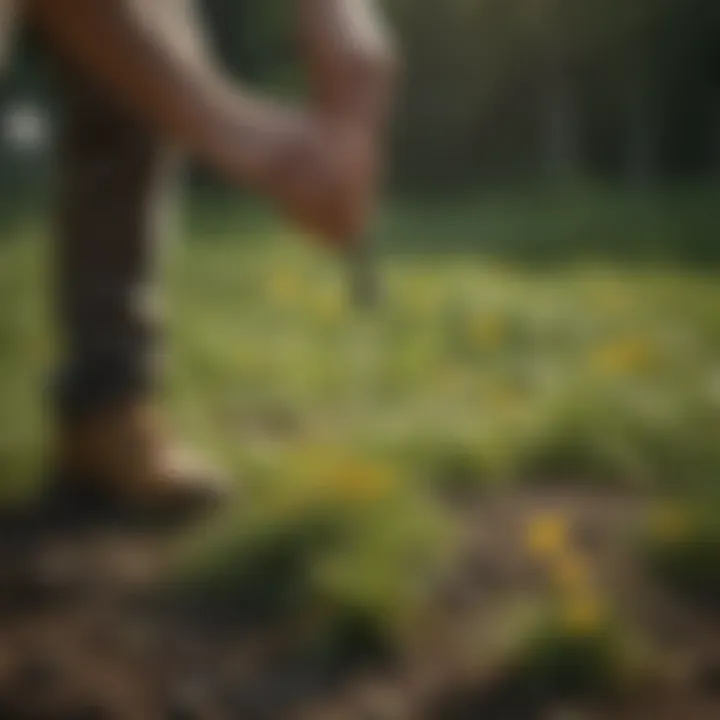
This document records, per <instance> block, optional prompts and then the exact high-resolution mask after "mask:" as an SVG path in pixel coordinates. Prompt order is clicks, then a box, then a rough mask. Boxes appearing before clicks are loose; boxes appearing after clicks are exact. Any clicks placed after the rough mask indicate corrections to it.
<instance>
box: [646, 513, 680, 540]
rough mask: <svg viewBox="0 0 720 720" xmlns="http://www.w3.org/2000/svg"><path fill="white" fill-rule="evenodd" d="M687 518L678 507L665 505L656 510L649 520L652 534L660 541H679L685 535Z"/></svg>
mask: <svg viewBox="0 0 720 720" xmlns="http://www.w3.org/2000/svg"><path fill="white" fill-rule="evenodd" d="M688 528H689V518H688V517H687V514H686V513H685V512H684V511H683V510H682V509H681V508H679V507H671V506H669V505H665V506H663V507H659V508H657V509H656V510H655V511H654V512H653V513H652V515H651V518H650V529H651V531H652V533H653V534H654V535H655V536H656V537H657V538H659V539H661V540H670V541H672V540H680V539H681V538H683V537H684V535H685V534H686V533H687V531H688Z"/></svg>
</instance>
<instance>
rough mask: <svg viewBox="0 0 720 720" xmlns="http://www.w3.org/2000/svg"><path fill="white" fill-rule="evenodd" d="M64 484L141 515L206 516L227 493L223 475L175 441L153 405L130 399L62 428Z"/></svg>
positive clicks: (60, 449)
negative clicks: (169, 436) (167, 432)
mask: <svg viewBox="0 0 720 720" xmlns="http://www.w3.org/2000/svg"><path fill="white" fill-rule="evenodd" d="M58 455H59V471H60V478H61V480H60V484H61V485H64V486H65V487H64V488H63V489H68V490H71V491H72V492H73V493H77V494H79V495H80V496H86V497H91V498H94V499H98V500H101V501H102V502H104V503H108V504H110V505H112V506H116V507H118V508H120V509H123V510H128V511H130V512H137V513H141V514H145V513H150V514H153V515H154V514H162V515H165V514H169V515H173V516H174V515H177V514H182V515H185V514H193V515H194V514H202V513H204V512H207V511H210V510H212V509H214V508H215V507H217V506H218V505H219V504H220V503H221V501H222V500H223V499H224V497H225V496H226V495H227V489H228V486H227V484H226V483H225V482H224V481H223V480H222V479H221V478H220V476H219V474H218V473H217V472H216V471H214V470H212V469H210V468H208V467H206V466H204V465H203V464H202V463H200V462H199V461H198V460H197V459H196V458H194V457H193V456H192V455H190V454H188V453H187V452H185V451H184V450H183V449H181V448H179V447H177V446H175V445H173V444H172V443H171V442H169V440H168V438H167V437H166V436H165V433H164V427H163V424H162V422H161V420H160V418H159V416H158V414H157V412H156V411H155V408H154V407H153V406H152V405H150V404H149V403H142V402H130V403H126V404H123V405H119V406H117V407H114V408H111V409H107V410H105V411H103V412H101V413H97V414H95V415H93V416H91V417H87V418H83V419H82V420H80V421H75V422H73V423H69V424H67V426H65V427H62V428H61V431H60V442H59V452H58Z"/></svg>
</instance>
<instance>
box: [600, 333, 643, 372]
mask: <svg viewBox="0 0 720 720" xmlns="http://www.w3.org/2000/svg"><path fill="white" fill-rule="evenodd" d="M652 359H653V352H652V348H651V347H650V345H649V344H648V343H647V342H645V341H643V340H640V339H639V338H627V339H623V340H618V341H616V342H612V343H608V344H607V345H604V346H603V347H601V348H599V349H598V350H597V351H596V352H595V354H594V355H593V357H592V362H591V364H592V366H593V367H594V368H595V370H597V371H598V372H600V373H602V374H604V375H628V374H631V373H634V372H639V371H642V370H645V369H647V368H648V367H649V366H650V365H651V363H652Z"/></svg>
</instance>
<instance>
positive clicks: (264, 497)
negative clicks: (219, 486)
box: [0, 198, 720, 672]
mask: <svg viewBox="0 0 720 720" xmlns="http://www.w3.org/2000/svg"><path fill="white" fill-rule="evenodd" d="M676 202H677V205H676V207H684V208H686V209H685V211H682V212H680V211H678V214H677V215H676V216H674V219H673V227H675V228H677V227H679V226H680V225H682V224H683V222H684V218H686V217H687V216H688V214H690V215H693V217H695V220H696V222H697V221H698V218H699V217H700V215H701V213H700V211H699V209H698V208H699V205H698V204H697V202H699V201H697V202H696V201H691V200H689V199H688V198H680V199H677V200H676ZM597 203H598V204H599V205H602V206H603V207H604V208H605V210H603V212H602V213H600V214H599V215H598V214H596V215H594V216H593V215H592V213H590V214H589V216H588V217H590V218H591V217H596V218H598V224H597V225H596V226H594V229H593V233H594V235H593V237H594V238H595V240H593V243H596V244H599V245H600V246H602V242H603V239H604V237H606V236H607V239H608V243H609V244H610V245H612V244H615V245H621V244H622V238H624V241H625V242H626V243H629V242H631V239H632V238H631V237H630V231H626V232H625V234H624V235H621V236H620V237H614V236H612V233H613V232H617V227H618V226H615V225H612V223H611V222H610V215H611V214H610V210H609V208H610V204H609V200H607V199H602V198H601V199H599V200H597ZM631 204H632V201H630V200H628V201H627V203H626V205H624V206H618V207H617V208H616V209H617V211H618V213H619V214H620V217H621V218H622V217H625V218H627V217H629V216H628V214H627V213H628V212H629V211H628V210H627V206H629V205H631ZM691 206H692V207H694V208H695V210H693V211H692V212H690V210H688V209H687V208H689V207H691ZM502 207H506V208H507V207H509V206H508V205H507V204H506V205H504V206H503V205H502V204H500V205H495V211H494V212H489V213H488V215H486V216H484V217H483V218H480V217H478V215H479V214H481V213H480V210H478V209H474V208H471V207H468V208H465V209H464V210H463V212H462V213H460V212H459V211H457V210H448V208H447V207H441V208H440V209H437V210H436V211H434V212H432V211H430V210H428V209H422V210H420V209H419V210H417V214H416V215H414V216H410V215H409V214H408V210H407V209H402V208H399V209H396V210H394V211H393V213H391V215H392V216H391V217H390V219H389V221H388V224H387V225H386V226H385V230H384V233H385V234H386V235H387V233H396V234H397V238H396V240H397V241H396V242H390V243H388V245H389V252H388V253H387V257H386V258H385V261H384V263H383V268H382V269H383V275H384V281H385V293H384V298H383V303H382V306H381V307H380V308H379V309H378V310H377V312H374V313H372V314H367V313H361V312H358V311H357V309H355V308H353V307H352V306H351V304H350V303H349V301H348V293H347V287H346V283H345V280H346V278H345V274H344V273H345V268H344V267H343V266H342V264H341V263H339V262H338V261H337V259H336V258H333V257H330V256H329V255H328V254H325V253H323V252H322V251H319V250H316V249H313V248H311V247H308V246H306V245H304V244H303V243H300V242H298V238H297V237H295V236H294V235H293V234H292V233H289V232H287V231H285V230H282V229H280V228H279V227H278V226H277V225H276V224H274V223H272V222H269V221H268V220H267V219H265V218H263V216H262V214H259V213H257V212H256V211H249V212H248V213H247V215H246V216H244V217H242V216H238V214H237V213H228V212H227V211H226V210H225V209H223V211H222V212H220V208H219V207H213V206H206V207H205V209H204V211H203V212H201V213H197V214H196V215H195V216H194V217H193V218H192V222H191V223H190V228H191V231H190V233H189V234H190V237H189V238H188V239H187V242H185V243H183V244H181V246H180V247H177V248H175V249H174V250H173V251H172V252H171V257H170V262H169V268H168V269H169V273H168V277H167V285H168V287H167V292H168V295H169V300H170V302H169V308H170V318H169V329H170V332H169V345H170V350H171V352H170V363H169V373H168V395H169V403H170V406H171V408H172V411H173V412H172V415H173V417H174V419H175V421H176V423H177V425H178V426H179V428H180V429H181V430H183V431H184V432H185V433H186V434H187V435H188V436H190V437H192V438H193V439H194V440H195V441H197V442H198V443H199V444H200V445H201V446H203V447H205V448H207V449H208V450H210V451H211V453H212V454H214V455H216V456H217V457H218V458H219V459H220V460H221V461H222V462H224V463H225V464H226V465H227V466H228V467H229V468H230V469H231V471H232V472H233V474H234V475H235V476H237V478H238V481H239V482H242V483H243V484H244V486H245V488H246V492H247V493H248V495H249V497H250V499H251V502H250V509H249V510H247V511H246V513H245V515H244V516H243V518H242V520H241V521H239V522H238V521H235V520H233V519H232V518H230V519H229V520H228V521H227V522H226V523H224V524H223V523H221V524H220V525H219V526H218V527H217V528H216V529H215V531H214V532H213V533H211V534H210V535H209V536H208V535H204V536H203V538H201V539H200V541H198V542H197V544H196V543H194V542H192V543H191V546H192V552H190V553H189V561H188V562H189V564H188V567H189V568H191V569H192V572H191V573H190V575H191V576H192V577H194V578H195V584H196V586H197V587H201V588H202V589H203V592H209V591H210V590H211V589H212V588H213V587H215V588H216V589H217V590H218V592H220V593H221V594H228V593H229V597H230V598H231V602H238V598H240V599H242V602H243V603H245V604H252V602H255V604H256V606H258V607H262V608H264V609H266V610H273V611H274V612H277V613H281V614H282V613H286V612H289V611H290V609H292V611H293V612H296V611H301V612H303V613H306V614H307V616H312V617H314V618H318V617H320V618H322V622H324V623H326V625H327V627H328V628H331V629H329V630H328V631H327V633H328V634H327V637H330V638H335V637H336V636H337V635H338V634H340V635H343V634H347V635H348V636H351V637H353V638H354V640H353V642H357V636H358V633H359V634H360V635H362V637H363V638H365V640H367V638H368V637H373V638H374V637H375V636H376V635H377V636H379V637H381V638H384V639H387V637H388V635H391V636H392V638H397V637H398V636H402V634H403V633H404V632H405V630H406V629H407V623H408V622H410V620H409V619H411V620H413V621H415V622H417V621H418V618H419V617H422V613H423V612H424V610H425V605H424V603H425V600H426V598H427V594H428V590H429V588H430V587H431V586H432V585H433V582H434V580H435V579H436V577H437V574H438V573H439V572H440V571H441V569H442V567H443V562H444V561H445V560H446V553H447V552H449V551H450V548H451V547H452V528H451V527H449V526H448V522H447V518H446V517H445V516H444V515H443V513H442V512H441V511H440V509H439V507H438V506H437V504H434V503H433V502H432V498H433V497H434V496H436V495H437V494H438V493H445V492H454V491H456V490H457V489H458V488H460V489H462V490H463V491H471V492H472V491H474V490H475V489H476V488H477V489H479V488H486V487H498V486H503V487H509V486H512V485H522V484H528V483H533V484H538V483H553V484H556V483H573V484H575V485H578V484H581V485H587V484H593V485H598V484H599V485H603V486H607V485H612V486H614V487H618V488H622V487H629V488H633V489H636V488H638V487H640V488H646V489H649V490H655V491H657V492H664V491H665V490H668V489H670V490H672V491H673V492H682V493H683V494H691V495H695V494H697V493H701V492H702V493H707V494H709V493H713V494H714V491H715V488H716V487H717V479H718V477H720V442H718V438H720V285H719V284H718V283H717V281H716V278H715V277H714V275H713V273H712V272H711V271H708V270H707V268H706V269H704V271H703V272H702V273H701V272H697V271H694V270H690V269H679V268H677V267H675V268H674V267H673V266H671V265H668V264H665V265H663V266H657V265H656V266H654V267H652V266H642V265H639V264H630V265H627V264H625V265H618V264H608V263H605V262H600V261H598V260H597V259H596V260H591V259H589V258H587V257H586V258H585V259H584V260H582V261H576V262H573V263H571V264H565V265H564V266H563V267H559V266H555V267H554V268H553V269H551V268H550V267H546V268H544V269H539V268H538V267H534V268H532V269H530V268H528V267H526V266H523V265H515V264H511V263H509V262H508V261H503V260H501V259H500V258H499V257H498V256H497V255H496V256H494V257H493V256H489V255H484V254H479V253H477V252H470V251H469V248H470V245H471V244H470V241H469V240H467V239H468V238H471V237H472V234H473V232H477V233H480V234H482V236H483V237H484V238H487V242H488V244H489V245H492V243H493V242H499V241H500V240H502V238H503V237H509V236H510V235H512V236H514V237H515V236H519V235H520V234H521V232H520V231H521V230H522V232H524V233H527V234H528V235H529V236H531V237H530V238H529V239H528V240H527V243H530V244H533V243H536V244H539V243H541V242H544V241H545V240H544V239H547V238H548V237H549V235H550V234H551V231H552V228H554V227H557V218H559V217H561V215H559V214H558V213H560V208H559V207H556V208H555V210H553V211H552V212H550V211H549V210H548V209H547V208H546V209H545V210H542V211H540V210H539V209H538V207H532V206H531V207H529V208H528V213H529V215H530V218H531V220H528V219H527V218H526V219H525V220H521V219H518V218H517V217H515V218H511V219H509V220H508V219H503V218H502V212H501V209H502ZM581 209H582V208H580V209H578V208H575V210H573V211H572V212H571V213H569V214H568V215H567V216H564V215H563V216H562V217H564V218H565V220H564V222H565V223H569V224H570V225H572V223H573V222H575V221H573V220H572V218H575V220H577V221H579V219H580V218H581V217H583V215H582V213H581ZM585 209H586V210H587V206H586V208H585ZM519 210H520V208H518V207H516V211H519ZM548 213H550V214H551V215H552V213H556V215H555V216H554V217H555V220H552V219H548V217H547V214H548ZM633 213H634V211H633ZM683 213H686V214H683ZM693 213H694V214H693ZM543 217H544V218H545V219H544V220H543V219H542V218H543ZM633 217H635V220H634V223H635V224H632V223H631V227H638V223H639V224H640V225H642V226H643V227H644V228H645V229H644V231H643V232H646V233H651V232H656V231H657V232H658V233H659V238H660V240H659V242H660V244H662V243H663V242H665V240H663V239H662V238H664V237H665V235H663V232H670V231H669V230H668V229H667V228H664V229H662V228H660V226H659V225H657V223H660V222H661V220H660V219H658V218H653V219H651V218H650V216H649V215H648V216H647V217H645V218H644V219H642V220H638V219H637V217H636V216H635V215H634V214H633ZM468 218H470V219H468ZM472 218H475V219H474V220H473V219H472ZM660 218H662V215H661V216H660ZM471 221H472V222H471ZM583 222H589V220H588V219H587V218H585V219H584V220H583ZM473 223H475V224H476V230H475V231H473V230H472V227H473ZM493 223H495V230H493V229H492V228H493ZM533 223H536V225H537V227H533ZM561 224H562V223H561ZM656 225H657V227H656ZM568 227H569V226H568ZM535 231H536V232H535ZM673 232H675V231H673ZM504 233H505V234H504ZM381 234H382V233H381ZM38 235H39V233H38V231H37V230H28V231H26V232H25V233H19V234H16V236H14V237H12V238H8V239H6V240H5V241H3V243H2V244H0V397H2V403H1V404H0V427H1V428H2V435H1V437H0V470H1V471H2V474H3V485H4V488H3V492H5V491H6V490H7V491H8V493H9V494H12V493H11V491H14V490H15V489H17V488H19V489H21V490H22V489H24V488H29V487H31V483H30V480H29V479H30V478H31V477H32V476H33V473H34V469H35V468H36V467H38V464H39V461H40V459H41V458H42V447H43V440H42V438H43V424H44V423H43V421H44V417H45V415H44V413H43V409H42V408H43V406H42V404H41V403H40V402H39V400H40V397H41V393H40V392H39V389H40V388H42V386H43V385H42V383H43V377H44V372H45V370H46V369H47V368H48V367H49V366H50V364H51V360H52V348H53V344H52V342H51V337H52V335H51V333H50V332H49V323H48V321H47V316H48V312H47V311H48V309H49V308H50V306H51V303H45V302H44V300H45V298H46V295H47V293H46V292H44V291H43V288H45V287H46V285H47V283H46V282H45V281H44V277H45V274H46V270H45V268H44V266H45V264H46V263H45V256H46V252H45V251H46V247H45V246H43V244H42V242H41V239H40V237H39V236H38ZM416 235H417V240H418V247H419V248H421V247H422V246H425V248H426V249H427V245H428V242H429V239H430V237H431V236H432V238H433V242H434V247H433V251H432V252H420V251H411V249H412V241H413V238H414V237H415V236H416ZM456 236H457V237H456ZM596 236H597V237H596ZM568 237H569V236H568ZM566 240H567V238H566ZM441 243H442V245H441ZM439 250H442V251H439ZM630 255H632V253H630ZM668 257H672V253H671V254H670V255H669V256H668ZM666 259H667V258H666ZM703 497H705V495H703ZM716 557H717V556H716V555H713V558H716ZM708 562H709V563H710V564H712V561H708V560H707V558H705V559H704V560H703V564H708ZM186 569H187V568H186ZM258 589H260V590H262V592H260V593H259V594H257V593H255V591H257V590H258ZM338 623H339V625H338ZM339 626H342V627H343V629H342V630H338V627H339ZM312 627H316V625H312ZM358 627H360V628H362V631H357V628H358ZM348 628H349V629H348ZM368 628H370V629H368ZM378 642H379V641H378ZM378 642H375V641H374V640H373V643H375V644H378ZM553 642H554V641H553ZM544 647H545V646H543V648H544ZM553 647H554V645H553ZM591 651H592V652H590V655H591V656H592V658H591V659H592V663H594V662H595V659H594V657H595V656H594V655H592V653H594V649H591ZM544 652H545V650H543V653H544ZM551 652H553V653H554V652H555V650H554V649H552V650H551ZM558 652H560V651H558ZM567 652H569V657H571V658H574V657H575V655H574V653H575V652H576V649H575V647H574V646H573V647H572V648H571V649H570V650H569V651H567ZM578 652H581V653H585V652H586V650H585V648H584V647H583V648H581V649H580V650H578ZM565 653H566V649H564V648H563V649H562V652H561V655H562V657H563V658H564V657H565ZM604 657H605V656H604V655H603V658H604ZM572 662H573V663H574V662H575V661H574V660H573V661H572ZM604 662H605V660H604V659H603V660H602V662H601V665H603V663H604ZM562 663H565V660H564V659H563V660H562ZM592 663H591V664H592ZM602 672H605V669H604V665H603V670H602Z"/></svg>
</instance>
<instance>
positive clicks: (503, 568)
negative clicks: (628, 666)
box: [0, 489, 720, 720]
mask: <svg viewBox="0 0 720 720" xmlns="http://www.w3.org/2000/svg"><path fill="white" fill-rule="evenodd" d="M642 505H643V500H642V499H638V498H632V497H627V496H620V495H618V494H599V493H593V492H586V493H579V492H578V491H572V492H563V491H557V490H547V489H546V490H535V491H522V492H514V493H510V492H508V493H505V494H502V495H498V496H495V497H487V496H486V497H481V498H480V497H478V498H474V499H472V500H468V499H465V500H464V501H463V503H462V504H461V507H456V508H455V509H454V512H455V513H456V515H457V518H458V526H459V527H460V528H461V529H462V533H463V553H462V557H461V559H460V561H459V562H458V565H457V567H456V568H455V569H454V570H453V572H452V573H448V577H447V578H445V579H444V580H443V582H442V584H441V586H440V587H439V588H438V598H437V617H436V618H435V619H434V621H433V622H431V623H429V624H428V627H427V628H425V631H424V637H423V638H420V639H419V640H418V642H417V644H416V645H415V646H414V648H413V650H412V651H411V652H409V653H408V656H407V657H405V658H403V659H402V661H395V662H393V663H389V662H382V663H381V662H378V663H368V662H365V663H347V664H345V665H343V667H337V666H336V667H333V666H328V664H327V663H324V662H323V661H322V660H321V659H320V658H318V657H311V656H308V655H307V653H303V652H301V651H299V650H298V646H297V644H296V643H294V642H293V632H292V630H291V629H289V628H287V627H278V626H272V625H268V624H256V623H252V622H247V618H245V619H244V620H245V621H243V622H241V621H240V620H239V618H234V617H232V614H228V613H214V612H212V611H211V610H209V609H208V608H207V607H205V608H202V607H200V608H194V609H190V610H188V609H187V608H183V609H182V610H179V609H178V606H177V605H176V604H175V603H174V602H173V600H172V592H169V593H168V592H158V582H160V581H161V579H162V577H163V569H164V568H165V566H166V564H167V562H168V558H169V557H170V556H171V555H172V550H173V548H174V547H175V545H176V544H177V541H178V535H177V528H175V529H171V528H167V527H163V528H160V527H158V526H155V525H151V524H147V523H146V524H142V523H138V522H129V521H128V519H127V518H125V519H123V518H113V517H111V516H108V515H106V514H103V513H100V512H97V511H96V510H97V509H92V508H89V507H88V508H83V507H81V506H80V505H77V504H73V505H72V506H70V505H68V504H63V503H58V502H57V500H53V501H52V502H46V503H39V504H37V505H35V506H33V507H32V508H31V509H26V510H22V511H17V512H15V513H12V514H10V513H8V515H7V516H6V517H5V518H1V519H0V528H1V530H0V718H9V719H10V720H12V719H17V720H23V719H33V720H96V719H97V720H105V719H108V720H115V719H117V720H146V719H147V720H166V719H167V720H190V719H203V720H215V719H217V720H221V719H226V718H227V719H230V720H234V719H236V718H237V719H242V720H331V719H332V720H466V719H467V720H475V719H480V718H482V719H483V720H533V719H538V720H611V719H612V720H665V719H667V720H705V719H707V720H711V719H716V718H720V618H718V617H717V616H715V617H712V616H710V617H708V613H701V612H700V611H698V610H697V609H695V608H692V607H689V606H687V605H686V604H684V603H682V602H681V601H680V600H678V599H676V598H674V597H672V596H671V595H669V594H668V593H666V592H664V591H662V590H661V589H660V588H658V587H656V586H655V585H654V584H653V583H652V582H650V580H649V579H648V578H646V577H645V576H644V575H643V572H642V571H641V569H640V568H639V567H638V566H637V561H636V560H634V559H633V558H632V557H629V555H628V553H627V545H626V544H624V543H623V542H622V538H623V537H626V534H627V533H626V531H627V530H628V528H630V527H631V525H632V522H633V519H635V518H636V517H637V513H638V512H639V510H640V508H641V507H642ZM546 509H553V510H558V511H560V512H562V513H563V515H564V517H566V518H567V519H568V523H569V524H570V525H571V526H572V528H573V533H574V536H575V537H576V539H577V542H578V543H580V544H581V545H582V546H583V549H584V552H587V553H588V554H591V555H592V557H593V559H594V563H595V564H596V566H597V572H598V576H599V578H600V581H601V582H602V583H604V584H608V585H610V586H612V588H613V590H614V592H615V594H616V595H617V596H618V598H619V600H620V602H621V603H622V604H623V606H624V609H625V612H626V613H628V614H629V615H631V616H632V617H633V618H634V622H636V623H637V624H638V625H639V626H641V627H642V628H643V630H644V631H645V633H646V634H647V635H648V636H649V637H651V638H652V639H653V643H654V645H653V647H654V649H655V651H656V652H657V653H658V657H660V656H661V655H662V658H663V662H664V663H665V662H666V661H667V662H668V663H669V665H672V666H673V670H672V672H669V673H668V674H667V676H665V677H664V679H663V680H656V681H655V682H653V683H650V684H648V685H647V686H646V687H641V688H638V689H637V690H635V691H633V692H632V693H629V694H628V695H627V696H626V697H624V698H622V699H615V700H614V701H612V702H610V701H609V700H607V701H604V702H595V703H591V704H585V705H582V704H581V705H576V704H572V703H567V702H566V701H562V700H561V699H559V698H552V697H542V698H540V697H529V696H527V694H523V693H519V692H518V690H517V686H516V685H515V684H514V678H513V670H512V667H511V666H510V665H508V666H505V665H504V663H503V661H502V660H501V659H500V658H501V654H493V653H492V652H490V651H489V650H488V652H487V653H485V657H486V659H487V658H489V661H487V662H478V663H474V664H467V663H465V662H463V661H462V660H461V655H460V654H459V653H458V652H457V649H458V647H460V645H462V642H463V640H464V639H466V638H467V635H468V628H471V627H472V628H473V638H474V642H477V643H479V644H480V645H482V643H483V642H486V643H487V647H488V648H490V647H491V645H492V642H493V637H494V635H493V630H494V629H495V628H496V626H497V620H498V617H500V614H501V611H502V610H503V609H504V608H507V607H508V606H509V604H511V603H513V602H516V601H518V600H522V599H523V598H525V597H527V596H528V595H529V594H530V593H532V592H534V590H536V589H537V587H538V585H539V584H540V583H542V581H543V580H542V577H540V575H541V573H539V572H538V568H537V566H536V564H535V563H534V562H533V560H532V558H529V557H527V553H526V552H524V551H523V547H522V545H523V542H522V538H523V537H524V527H525V526H526V523H527V520H528V518H529V517H531V516H533V514H536V513H538V512H540V511H543V510H546ZM165 590H167V588H165ZM670 678H672V679H670Z"/></svg>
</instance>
